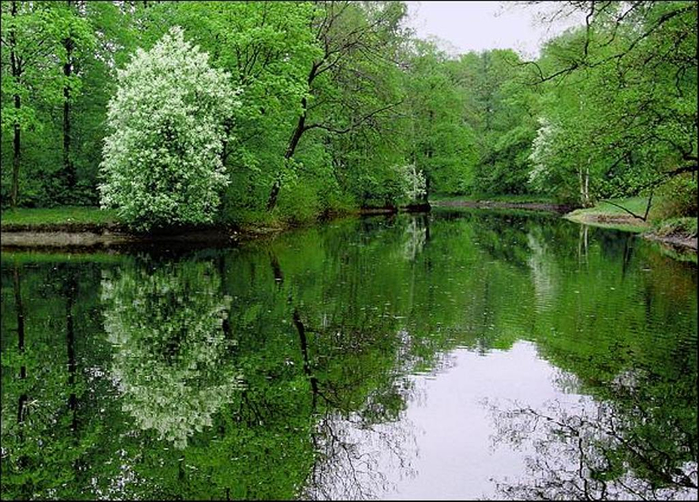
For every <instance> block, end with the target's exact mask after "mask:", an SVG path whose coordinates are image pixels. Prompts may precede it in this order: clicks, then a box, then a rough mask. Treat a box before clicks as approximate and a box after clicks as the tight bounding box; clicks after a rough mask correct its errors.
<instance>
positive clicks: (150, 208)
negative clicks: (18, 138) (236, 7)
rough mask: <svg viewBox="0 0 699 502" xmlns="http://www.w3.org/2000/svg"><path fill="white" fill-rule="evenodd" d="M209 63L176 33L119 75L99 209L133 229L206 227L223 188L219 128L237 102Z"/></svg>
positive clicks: (227, 80)
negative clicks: (112, 210) (111, 212)
mask: <svg viewBox="0 0 699 502" xmlns="http://www.w3.org/2000/svg"><path fill="white" fill-rule="evenodd" d="M208 58H209V57H208V54H206V53H203V52H200V51H199V49H198V47H196V46H192V45H191V44H190V43H189V42H187V41H186V40H185V39H184V34H183V31H182V29H181V28H179V27H175V28H172V29H170V31H169V32H168V33H167V34H165V36H163V38H162V39H161V40H160V41H159V42H158V43H156V44H155V46H154V47H153V48H152V49H151V50H150V51H144V50H142V49H138V51H137V52H136V54H135V56H134V57H133V59H132V60H131V62H130V63H129V64H128V65H127V66H126V68H124V69H123V70H119V72H118V83H119V86H118V90H117V93H116V95H115V96H114V97H113V98H112V99H111V101H110V102H109V106H108V111H107V122H108V125H109V127H110V128H111V130H112V133H111V135H109V136H108V137H107V138H106V140H105V145H104V151H103V153H104V160H103V161H102V164H101V173H102V175H103V177H104V180H105V181H104V183H103V184H101V185H100V187H99V190H100V194H101V205H102V207H104V208H107V207H114V208H116V209H117V213H118V215H119V217H120V218H121V219H122V220H123V221H125V222H126V223H127V224H129V225H130V226H131V227H133V228H134V229H137V230H148V229H150V228H151V227H153V226H163V225H173V224H189V223H207V222H210V221H211V220H212V216H213V211H214V209H215V208H216V207H217V206H218V204H219V202H220V201H219V191H220V190H221V189H222V188H223V187H225V186H226V185H227V184H228V179H227V177H226V175H225V173H224V166H223V164H222V160H221V152H222V149H223V144H224V141H229V140H230V138H227V137H226V131H225V128H224V122H225V121H226V120H230V118H231V116H232V114H233V112H234V110H235V109H236V108H237V107H239V106H240V102H239V101H238V99H237V95H238V91H237V90H235V89H234V88H233V87H232V85H231V84H230V76H229V75H228V74H227V73H226V72H224V71H222V70H220V69H214V68H211V67H210V66H209V64H208Z"/></svg>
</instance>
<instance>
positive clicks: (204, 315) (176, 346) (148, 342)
mask: <svg viewBox="0 0 699 502" xmlns="http://www.w3.org/2000/svg"><path fill="white" fill-rule="evenodd" d="M101 299H102V302H103V304H104V330H105V331H106V333H107V338H108V340H109V342H110V343H111V344H112V345H113V346H114V348H115V351H114V359H113V362H112V366H111V375H112V377H113V379H114V380H115V381H116V382H117V383H118V387H119V390H120V391H121V392H122V394H123V395H122V399H121V400H122V409H123V410H124V411H125V412H128V413H130V414H131V415H132V416H133V417H134V418H135V419H136V423H137V424H138V426H139V427H140V428H141V429H155V430H156V431H157V432H158V434H159V437H160V438H161V439H162V438H165V439H167V440H168V441H171V442H172V443H173V444H174V445H175V447H177V448H180V449H182V448H184V447H185V446H186V445H187V438H188V437H189V436H190V435H191V434H192V433H193V432H194V431H199V432H200V431H201V430H202V429H203V428H204V427H210V426H211V425H212V418H211V417H212V415H213V414H214V413H215V412H216V411H218V410H219V409H220V408H221V406H222V405H223V404H224V403H228V402H231V401H232V400H233V395H234V393H235V392H236V391H237V390H239V389H240V388H241V383H240V382H241V381H242V376H241V374H240V371H239V370H238V369H236V368H235V367H234V366H233V365H232V364H230V362H229V361H227V360H226V359H227V357H228V353H229V351H230V350H231V349H232V348H233V347H235V345H236V343H237V341H236V340H235V339H234V338H232V334H231V332H230V330H225V329H224V323H225V322H226V320H227V318H228V313H229V310H230V306H231V297H230V296H227V295H222V294H221V278H220V277H219V275H218V272H217V271H216V269H215V268H214V266H213V264H212V263H211V262H209V261H201V262H187V261H185V262H173V261H159V262H155V261H153V260H152V259H149V258H145V257H143V258H139V259H136V260H134V261H133V262H132V263H129V264H128V266H122V267H119V268H118V269H116V270H109V271H106V272H105V274H104V277H103V279H102V294H101ZM227 326H228V325H227Z"/></svg>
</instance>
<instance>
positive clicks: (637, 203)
mask: <svg viewBox="0 0 699 502" xmlns="http://www.w3.org/2000/svg"><path fill="white" fill-rule="evenodd" d="M647 203H648V199H647V198H646V197H629V198H626V199H610V200H609V201H600V202H598V203H597V204H596V205H595V206H593V207H589V208H585V209H576V210H575V211H572V212H570V213H568V214H566V215H565V218H566V219H568V220H571V221H575V222H577V223H584V224H585V225H592V226H596V227H604V228H613V229H616V230H623V231H626V232H637V233H641V232H646V231H648V230H650V229H651V228H652V226H651V223H650V222H651V221H653V218H654V217H655V216H656V215H655V211H654V210H653V208H652V207H651V211H650V212H649V213H648V221H643V220H642V219H641V218H636V217H634V216H632V215H631V214H629V213H628V212H627V211H624V210H623V209H621V207H624V208H626V209H628V210H629V211H631V212H633V213H635V214H637V215H641V216H642V215H644V214H645V211H646V204H647ZM619 206H621V207H619Z"/></svg>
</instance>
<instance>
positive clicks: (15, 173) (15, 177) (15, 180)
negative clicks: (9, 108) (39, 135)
mask: <svg viewBox="0 0 699 502" xmlns="http://www.w3.org/2000/svg"><path fill="white" fill-rule="evenodd" d="M11 14H12V17H13V18H14V17H17V2H16V1H13V2H12V10H11ZM16 47H17V32H16V29H15V28H14V26H13V28H12V30H11V31H10V67H11V69H12V70H11V71H12V77H13V78H14V80H15V85H18V84H19V79H20V77H21V73H22V72H21V68H20V64H19V59H18V57H17V54H16V52H15V49H16ZM14 104H15V112H16V114H17V116H16V117H15V123H14V125H13V129H14V137H13V141H12V149H13V151H12V153H13V155H12V192H11V195H10V201H11V204H12V207H17V199H18V197H19V164H20V132H21V130H20V126H19V118H18V117H19V110H20V108H21V101H20V97H19V94H15V95H14Z"/></svg>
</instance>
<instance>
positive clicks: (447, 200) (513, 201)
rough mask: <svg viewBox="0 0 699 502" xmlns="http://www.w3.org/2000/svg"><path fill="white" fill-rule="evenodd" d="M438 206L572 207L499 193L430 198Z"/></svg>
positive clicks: (545, 199) (562, 209)
mask: <svg viewBox="0 0 699 502" xmlns="http://www.w3.org/2000/svg"><path fill="white" fill-rule="evenodd" d="M430 203H431V204H432V205H433V206H438V207H470V208H476V209H526V210H532V211H554V212H556V213H560V214H565V213H568V212H570V211H572V210H573V209H575V207H574V206H572V205H570V204H562V203H560V202H558V201H556V200H555V199H552V198H549V197H539V196H531V195H499V196H487V197H485V196H484V197H472V196H458V197H436V198H434V199H430Z"/></svg>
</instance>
